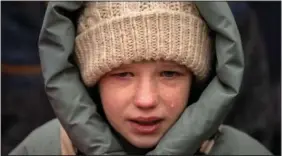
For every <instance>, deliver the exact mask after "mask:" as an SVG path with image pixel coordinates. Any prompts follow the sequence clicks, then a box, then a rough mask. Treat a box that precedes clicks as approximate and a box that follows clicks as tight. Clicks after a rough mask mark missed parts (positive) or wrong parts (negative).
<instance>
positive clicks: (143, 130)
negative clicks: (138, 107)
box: [129, 117, 164, 134]
mask: <svg viewBox="0 0 282 156" xmlns="http://www.w3.org/2000/svg"><path fill="white" fill-rule="evenodd" d="M163 120H164V119H162V118H159V117H138V118H132V119H130V120H129V121H130V125H131V127H132V130H133V131H134V132H135V133H138V134H154V133H156V132H157V131H158V129H160V126H161V123H162V121H163Z"/></svg>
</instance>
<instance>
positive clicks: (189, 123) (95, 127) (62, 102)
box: [10, 1, 271, 155]
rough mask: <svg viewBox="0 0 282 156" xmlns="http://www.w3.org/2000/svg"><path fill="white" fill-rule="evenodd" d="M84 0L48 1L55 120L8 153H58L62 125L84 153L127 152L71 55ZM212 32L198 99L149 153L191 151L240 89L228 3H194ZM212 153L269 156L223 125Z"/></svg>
mask: <svg viewBox="0 0 282 156" xmlns="http://www.w3.org/2000/svg"><path fill="white" fill-rule="evenodd" d="M82 3H83V2H55V1H52V2H49V4H48V8H47V11H46V14H45V19H44V22H43V26H42V29H41V34H40V37H39V51H40V60H41V65H42V72H43V76H44V84H45V89H46V93H47V95H48V97H49V100H50V103H51V105H52V107H53V109H54V112H55V114H56V116H57V119H54V120H52V121H50V122H48V123H46V124H44V125H43V126H41V127H39V128H37V129H36V130H34V131H33V132H32V133H31V134H30V135H29V136H28V137H27V138H26V139H25V140H24V141H23V142H22V143H20V144H19V145H18V146H17V147H16V148H15V149H14V150H13V151H12V152H11V153H10V155H40V154H44V155H49V154H51V155H60V154H61V153H60V151H61V149H60V143H59V142H60V141H59V140H60V138H59V135H60V134H59V133H60V132H59V129H60V125H62V126H63V127H64V129H65V130H66V132H67V134H68V135H69V137H70V139H71V141H72V143H73V145H74V146H75V147H76V148H78V149H79V150H80V151H81V152H82V153H84V154H86V155H98V154H106V155H110V154H120V155H124V154H128V153H126V151H125V150H124V149H123V147H122V145H121V142H120V140H119V139H118V138H117V137H116V136H115V135H114V133H113V132H112V131H111V128H110V126H109V125H108V124H107V123H106V122H105V121H104V120H103V118H102V117H101V115H100V114H99V113H98V108H97V104H96V103H94V102H93V99H92V98H91V96H90V95H89V92H88V90H87V88H86V87H85V86H84V84H83V83H82V80H81V77H80V73H79V69H78V68H77V66H76V65H75V63H74V61H73V60H72V59H71V58H72V57H73V54H74V53H73V51H74V39H75V35H76V25H75V19H76V17H77V15H78V14H79V11H80V9H81V8H82ZM195 3H196V5H197V7H198V9H199V11H200V13H201V15H202V17H203V18H204V19H205V21H206V22H207V24H208V26H209V27H210V29H211V30H212V31H213V32H214V34H215V38H214V60H215V66H214V68H215V69H214V71H215V74H214V75H213V77H211V80H210V81H209V83H208V84H207V86H206V88H205V89H204V90H203V91H202V93H201V95H200V97H199V99H198V100H197V101H196V102H194V103H193V104H191V105H189V106H188V107H187V108H186V109H185V110H184V112H183V114H182V115H181V117H180V118H179V119H178V120H177V122H176V123H175V124H174V125H173V127H172V128H170V129H169V131H168V132H167V133H166V134H165V135H164V136H163V137H162V138H161V140H160V142H159V143H158V145H157V146H156V148H154V149H153V150H152V151H150V152H149V153H147V154H148V155H149V154H150V155H182V154H183V155H184V154H185V155H193V154H195V153H196V151H197V150H198V149H199V147H200V146H201V143H202V142H203V141H204V140H206V139H207V138H209V137H210V136H212V135H213V134H214V133H215V132H216V131H217V129H218V127H219V126H220V125H221V124H222V122H223V120H224V118H225V116H226V115H227V114H228V112H229V110H230V109H231V108H232V105H233V104H234V99H235V98H236V96H237V95H238V93H239V90H240V85H241V81H242V75H243V70H244V59H243V50H242V45H241V40H240V35H239V32H238V29H237V25H236V23H235V20H234V18H233V15H232V13H231V10H230V8H229V6H228V4H227V2H195ZM209 154H211V155H242V154H248V155H271V153H270V152H269V151H268V150H267V149H266V148H265V147H264V146H262V145H261V144H260V143H259V142H258V141H256V140H254V139H253V138H251V137H250V136H248V135H247V134H245V133H243V132H241V131H239V130H236V129H234V128H232V127H229V126H223V127H222V132H221V135H220V136H219V137H218V139H217V140H216V141H215V144H214V146H213V148H212V150H211V152H210V153H209Z"/></svg>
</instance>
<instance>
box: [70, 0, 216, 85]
mask: <svg viewBox="0 0 282 156" xmlns="http://www.w3.org/2000/svg"><path fill="white" fill-rule="evenodd" d="M208 31H209V29H208V27H207V25H206V23H205V22H204V21H203V19H202V18H201V16H200V14H199V12H198V10H197V8H196V6H195V4H193V3H192V2H86V3H85V8H84V10H83V11H82V14H81V15H80V17H79V20H78V30H77V33H78V34H77V37H76V39H75V53H76V56H77V61H78V65H79V67H80V70H81V74H82V78H83V81H84V83H85V84H86V85H87V86H93V85H95V83H96V82H97V81H98V80H99V79H100V77H101V76H103V75H104V74H105V73H107V72H109V71H111V70H112V69H113V68H116V67H118V66H120V65H121V64H126V63H131V62H137V61H142V60H161V59H162V60H169V61H175V62H176V63H179V64H181V65H185V66H187V68H189V69H190V70H191V71H192V72H193V73H194V75H195V76H196V78H197V79H198V80H203V79H205V78H206V77H207V75H208V72H209V67H210V51H211V42H210V38H209V35H208V33H209V32H208Z"/></svg>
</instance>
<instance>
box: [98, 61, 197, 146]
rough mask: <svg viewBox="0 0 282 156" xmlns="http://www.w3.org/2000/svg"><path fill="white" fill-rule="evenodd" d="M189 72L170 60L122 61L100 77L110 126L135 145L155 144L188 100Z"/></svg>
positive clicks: (102, 99)
mask: <svg viewBox="0 0 282 156" xmlns="http://www.w3.org/2000/svg"><path fill="white" fill-rule="evenodd" d="M191 82H192V74H191V72H190V71H189V70H188V69H187V68H186V67H185V66H181V65H178V64H176V63H174V62H170V61H145V62H138V63H131V64H124V65H121V66H120V67H118V68H115V69H113V70H112V71H110V72H109V73H106V74H105V75H104V76H103V77H102V78H101V79H100V81H99V90H100V96H101V102H102V106H103V109H104V112H105V115H106V118H107V120H108V121H109V123H110V124H111V126H112V127H113V128H114V129H115V130H116V131H117V132H118V133H120V134H121V135H122V136H123V137H124V138H125V139H126V140H127V141H128V142H130V143H131V144H132V145H134V146H136V147H138V148H151V147H153V146H155V145H156V144H157V143H158V142H159V140H160V139H161V137H162V136H163V135H164V134H165V133H166V132H167V130H168V129H169V128H170V127H171V126H172V125H173V124H174V123H175V122H176V120H177V119H178V118H179V116H180V114H181V113H182V112H183V110H184V108H185V106H186V104H187V103H188V98H189V92H190V87H191Z"/></svg>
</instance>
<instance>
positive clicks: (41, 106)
mask: <svg viewBox="0 0 282 156" xmlns="http://www.w3.org/2000/svg"><path fill="white" fill-rule="evenodd" d="M228 3H229V5H230V8H231V10H232V12H233V14H234V17H235V20H236V22H237V24H238V28H239V31H240V34H241V38H242V42H243V48H244V52H245V63H246V69H245V74H244V77H243V86H242V90H241V93H240V95H239V97H238V99H237V102H236V104H235V106H234V107H233V110H232V111H231V113H230V114H229V116H228V117H227V119H226V121H225V124H228V125H231V126H234V127H236V128H238V129H240V130H242V131H244V132H246V133H248V134H250V135H251V136H253V137H254V138H256V139H257V140H258V141H260V142H261V143H262V144H263V145H265V146H266V147H267V148H268V149H269V150H270V151H271V152H273V154H275V155H281V152H280V151H281V99H280V98H281V93H280V90H281V89H280V85H281V77H280V75H281V73H280V72H281V2H279V1H277V2H242V1H241V2H239V1H238V2H235V1H234V2H228ZM45 4H46V2H35V1H29V2H8V1H6V2H3V1H2V2H1V23H2V25H1V26H2V27H1V33H2V36H1V37H2V39H1V45H2V46H1V48H2V49H1V51H2V53H1V54H2V56H1V69H2V70H1V85H2V88H1V89H2V92H1V97H2V98H1V100H2V101H1V103H2V105H1V106H2V108H1V119H2V123H1V124H2V125H1V126H2V131H1V136H2V141H1V147H2V151H1V154H2V155H7V154H8V153H9V152H10V151H11V150H12V149H13V148H14V147H15V146H16V145H17V144H18V143H20V142H21V141H22V140H23V139H24V138H25V137H26V136H27V135H28V134H29V133H30V132H31V131H32V130H33V129H35V128H37V127H38V126H40V125H42V124H44V123H45V122H47V121H49V120H51V119H52V118H54V117H55V116H54V113H53V111H52V108H51V105H50V104H49V102H48V99H47V97H46V94H45V92H44V86H43V79H42V75H41V69H40V61H39V55H38V48H37V40H38V36H39V32H40V28H41V24H42V21H43V18H44V13H45V9H46V8H45V7H46V6H45Z"/></svg>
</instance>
